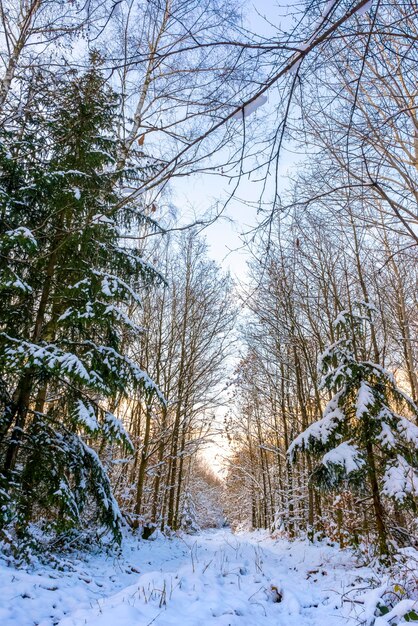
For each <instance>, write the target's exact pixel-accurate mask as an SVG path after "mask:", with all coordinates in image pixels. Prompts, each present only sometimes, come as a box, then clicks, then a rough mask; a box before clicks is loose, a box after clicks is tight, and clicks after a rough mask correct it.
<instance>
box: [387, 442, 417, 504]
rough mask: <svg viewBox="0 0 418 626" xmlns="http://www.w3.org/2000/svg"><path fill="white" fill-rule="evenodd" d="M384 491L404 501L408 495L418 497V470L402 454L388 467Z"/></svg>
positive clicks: (391, 496) (389, 495)
mask: <svg viewBox="0 0 418 626" xmlns="http://www.w3.org/2000/svg"><path fill="white" fill-rule="evenodd" d="M382 493H383V494H384V495H385V496H388V497H390V498H394V499H395V500H397V501H398V502H400V503H402V502H403V501H404V500H405V498H406V497H407V496H408V495H411V496H413V497H415V498H416V497H418V472H417V471H416V470H415V469H414V468H413V467H411V466H410V465H409V463H408V462H407V461H406V459H404V457H403V456H401V455H400V454H398V455H397V458H396V461H394V462H393V464H391V465H389V466H388V467H387V468H386V471H385V474H384V476H383V489H382Z"/></svg>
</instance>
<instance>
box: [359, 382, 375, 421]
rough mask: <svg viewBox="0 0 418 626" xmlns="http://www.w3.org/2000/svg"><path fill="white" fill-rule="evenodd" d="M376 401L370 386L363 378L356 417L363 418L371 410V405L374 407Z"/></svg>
mask: <svg viewBox="0 0 418 626" xmlns="http://www.w3.org/2000/svg"><path fill="white" fill-rule="evenodd" d="M374 403H375V400H374V396H373V392H372V390H371V388H370V386H369V385H368V384H367V383H366V382H365V381H364V380H362V381H361V384H360V388H359V390H358V393H357V407H356V417H357V418H358V419H361V418H362V417H363V415H364V414H367V413H368V412H369V410H370V407H372V406H373V404H374Z"/></svg>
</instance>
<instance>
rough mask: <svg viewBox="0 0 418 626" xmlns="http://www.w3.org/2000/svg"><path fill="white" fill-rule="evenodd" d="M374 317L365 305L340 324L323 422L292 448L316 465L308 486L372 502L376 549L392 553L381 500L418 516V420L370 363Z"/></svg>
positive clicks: (325, 369)
mask: <svg viewBox="0 0 418 626" xmlns="http://www.w3.org/2000/svg"><path fill="white" fill-rule="evenodd" d="M372 315H373V309H372V307H371V306H370V305H368V304H366V303H362V304H360V305H358V307H357V311H355V312H350V311H343V312H342V313H340V315H339V316H338V318H337V320H336V321H335V327H336V331H337V333H338V337H339V338H338V340H337V341H336V342H335V343H334V344H332V345H331V346H330V347H329V348H328V349H327V350H326V351H325V353H324V354H323V355H322V357H321V360H320V365H319V368H320V371H321V373H322V383H321V386H322V389H323V390H324V391H325V392H327V393H328V394H330V396H331V399H330V400H329V402H328V403H327V405H326V407H325V409H324V412H323V417H322V419H320V420H319V421H317V422H315V423H313V424H312V425H311V426H309V427H308V428H307V429H306V430H305V431H304V432H303V433H301V434H300V435H299V436H298V437H297V438H296V439H295V440H294V441H293V443H292V444H291V446H290V448H289V454H290V457H291V458H292V459H293V458H294V456H295V454H296V452H297V451H298V450H305V451H308V452H310V453H311V454H312V455H313V456H314V457H315V458H316V459H317V460H318V463H317V465H316V467H315V468H314V470H313V473H312V476H311V480H312V482H313V483H314V484H315V485H316V486H317V487H318V488H321V489H327V490H336V489H338V488H341V487H345V488H349V489H351V490H353V491H357V492H360V493H362V494H363V495H364V494H366V495H368V496H369V498H370V501H371V502H372V509H373V513H374V520H375V526H376V531H377V535H378V540H379V549H380V553H381V554H382V555H385V554H387V553H388V528H387V525H386V519H385V517H386V516H385V505H384V500H385V499H389V500H390V501H391V502H392V506H393V507H394V508H395V510H400V509H402V508H405V509H409V510H411V511H412V512H416V511H417V502H418V427H417V426H416V425H415V423H414V422H413V421H412V420H413V419H415V420H416V419H417V417H418V409H417V407H416V405H415V404H414V402H413V401H412V400H411V399H410V398H409V397H408V396H407V395H406V394H405V393H403V391H401V389H399V387H398V385H397V383H396V381H395V378H394V376H393V375H392V374H391V373H390V372H388V371H387V370H386V369H385V368H383V367H381V366H380V365H379V364H378V363H373V362H371V361H370V360H368V358H367V355H368V352H369V345H368V344H369V343H370V338H371V332H373V331H374V327H373V320H372ZM366 500H367V498H366Z"/></svg>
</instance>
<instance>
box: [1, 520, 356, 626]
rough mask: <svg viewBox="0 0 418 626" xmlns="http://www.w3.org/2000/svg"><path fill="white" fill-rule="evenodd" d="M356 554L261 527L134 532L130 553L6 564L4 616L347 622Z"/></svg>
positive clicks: (20, 625) (65, 625)
mask: <svg viewBox="0 0 418 626" xmlns="http://www.w3.org/2000/svg"><path fill="white" fill-rule="evenodd" d="M350 561H351V559H350V555H349V553H347V552H341V551H339V550H338V549H336V548H333V547H330V546H327V545H326V544H321V545H316V546H312V545H308V544H307V543H304V542H295V543H293V544H290V543H289V542H286V541H283V540H279V541H273V540H271V539H269V538H267V537H266V536H265V535H262V534H260V533H253V534H245V535H233V534H232V533H230V532H229V531H215V532H207V533H203V534H201V535H198V536H196V537H192V536H187V537H185V538H184V539H174V540H166V539H158V540H157V541H153V542H141V543H135V544H134V543H132V541H131V543H130V544H129V546H128V547H127V548H125V550H124V555H123V558H122V559H120V560H115V559H113V558H109V557H108V558H104V557H99V556H96V557H90V558H89V560H87V562H84V561H83V562H81V561H78V562H76V563H75V567H74V568H73V569H74V571H73V572H69V573H65V572H57V571H56V570H52V569H49V568H43V569H42V570H40V569H37V570H35V571H34V572H33V573H30V574H29V573H26V572H22V571H19V572H17V573H16V571H14V572H11V570H10V568H6V567H4V566H2V567H1V568H0V584H1V585H2V594H1V597H0V624H2V626H12V625H13V626H34V624H37V625H38V626H52V625H54V624H55V625H57V624H59V626H86V625H87V626H147V625H151V624H153V625H155V626H171V625H176V626H206V625H208V626H209V625H216V626H258V625H260V626H262V625H263V624H266V625H269V626H273V625H274V626H324V625H326V626H339V625H340V624H347V623H349V621H348V620H347V617H344V615H343V608H342V602H341V599H342V594H343V593H344V592H346V591H347V590H348V589H349V588H350V584H352V582H353V581H354V580H355V578H356V577H357V576H358V574H359V571H358V570H355V569H354V568H353V565H354V564H353V563H352V562H350ZM364 573H365V572H363V574H364ZM350 621H351V620H350ZM352 623H355V622H354V621H353V622H352Z"/></svg>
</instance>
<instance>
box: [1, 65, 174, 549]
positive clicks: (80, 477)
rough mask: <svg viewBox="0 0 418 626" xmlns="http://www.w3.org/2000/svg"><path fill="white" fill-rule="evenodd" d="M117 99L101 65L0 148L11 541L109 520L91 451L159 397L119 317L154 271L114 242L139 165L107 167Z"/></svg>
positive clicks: (51, 95) (36, 112)
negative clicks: (131, 400)
mask: <svg viewBox="0 0 418 626" xmlns="http://www.w3.org/2000/svg"><path fill="white" fill-rule="evenodd" d="M116 122H117V97H116V95H115V93H114V92H113V91H112V90H111V89H110V88H109V87H108V86H107V85H106V83H105V80H104V78H103V76H102V74H101V72H100V70H99V59H98V58H97V56H93V57H92V61H91V65H90V68H89V69H88V70H87V71H86V72H85V73H83V74H76V73H72V74H71V75H70V76H64V77H61V78H59V79H57V80H56V81H55V83H54V84H53V86H52V87H51V86H47V85H46V84H45V82H44V81H43V80H42V78H38V79H37V80H35V81H34V85H32V89H31V95H30V107H28V111H26V112H24V113H23V114H20V115H17V116H16V117H15V118H13V119H12V120H11V121H10V122H9V124H4V125H3V127H2V130H1V131H0V132H1V137H0V140H1V141H0V211H1V223H0V228H1V232H0V234H1V240H0V293H1V297H0V301H1V304H0V331H1V332H0V370H1V386H0V401H1V406H2V412H1V415H0V464H1V465H0V516H1V519H0V527H1V529H2V531H3V538H5V539H7V540H8V541H9V542H14V541H16V539H19V538H23V539H24V540H25V541H27V539H28V537H30V535H31V536H32V540H33V538H34V536H35V533H34V532H32V531H33V528H34V526H33V524H34V522H36V524H37V526H38V527H39V526H42V529H43V532H44V533H46V534H48V533H49V534H51V535H52V536H56V535H57V534H58V535H60V534H61V533H65V532H67V531H69V530H70V529H74V528H83V527H86V526H87V524H88V523H90V522H92V523H93V527H94V526H96V527H99V526H103V527H105V528H106V529H108V530H110V531H111V533H112V534H113V537H114V538H115V539H119V538H120V528H121V516H120V512H119V509H118V506H117V504H116V501H115V499H114V497H113V495H112V490H111V486H110V482H109V479H108V477H107V474H106V472H105V470H104V467H103V465H102V463H101V461H100V459H99V456H98V454H97V451H96V450H97V449H98V448H103V446H104V445H105V444H106V442H110V443H114V444H116V445H118V446H121V447H124V448H128V449H130V448H131V447H132V444H131V442H130V441H129V437H128V435H127V434H126V432H125V430H124V428H123V425H122V423H121V422H120V420H119V419H118V418H117V417H116V415H115V412H116V413H117V407H118V405H120V403H121V402H123V399H124V398H126V397H127V396H128V395H129V394H133V393H134V394H138V393H139V394H146V395H148V396H151V395H157V396H159V397H160V399H162V398H161V396H160V394H159V391H158V389H157V388H156V386H155V385H154V384H153V382H152V381H151V380H150V379H149V377H148V376H147V374H146V373H145V372H143V371H142V369H141V368H140V366H139V364H138V363H136V362H134V361H133V360H132V359H131V358H130V357H129V352H128V347H129V340H130V338H131V337H132V336H133V335H136V334H138V333H140V332H141V329H140V328H138V327H137V326H136V325H135V323H134V322H133V321H132V319H131V316H130V312H131V311H132V310H133V308H134V307H135V306H138V305H140V296H139V293H138V292H139V291H140V289H141V288H142V287H143V286H144V285H147V284H149V283H150V282H152V281H155V280H160V276H159V275H158V273H157V272H156V271H155V270H154V269H153V268H152V267H151V266H150V265H149V264H148V263H146V262H145V261H144V260H143V259H142V258H141V254H140V252H139V251H138V250H137V249H136V248H134V247H133V246H127V245H125V244H124V240H123V233H124V232H125V230H126V229H131V228H132V229H134V228H135V227H136V226H137V225H139V224H140V222H141V221H142V220H143V219H145V218H144V216H143V214H142V211H141V210H140V208H139V207H137V206H135V205H133V204H132V203H129V202H126V199H124V197H123V195H122V192H121V191H120V190H122V189H123V184H124V181H125V180H126V179H127V178H129V179H130V180H131V179H132V178H135V177H138V176H141V175H142V174H141V169H140V167H139V166H138V165H135V164H134V165H132V164H128V165H126V166H124V167H123V168H118V167H117V166H116V164H117V162H118V153H119V151H120V145H119V142H118V140H117V136H116Z"/></svg>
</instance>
